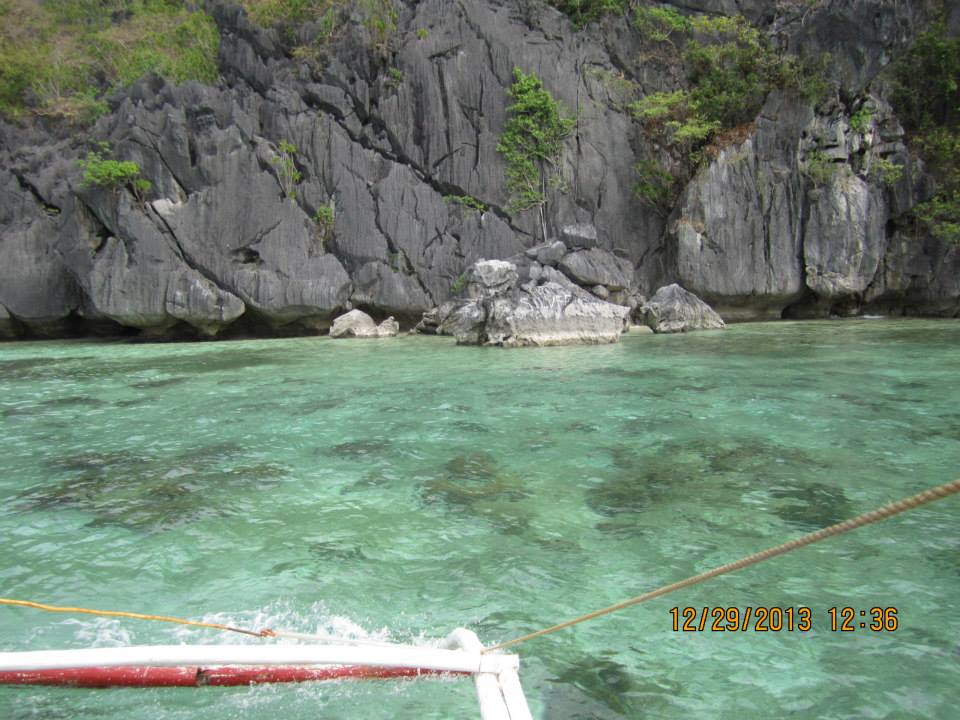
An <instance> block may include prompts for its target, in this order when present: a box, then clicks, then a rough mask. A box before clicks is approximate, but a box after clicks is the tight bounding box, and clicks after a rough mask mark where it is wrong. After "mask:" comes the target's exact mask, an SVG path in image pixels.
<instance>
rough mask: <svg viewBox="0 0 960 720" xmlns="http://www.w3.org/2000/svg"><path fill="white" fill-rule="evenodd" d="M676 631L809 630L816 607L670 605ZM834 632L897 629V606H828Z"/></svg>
mask: <svg viewBox="0 0 960 720" xmlns="http://www.w3.org/2000/svg"><path fill="white" fill-rule="evenodd" d="M670 615H671V617H672V618H673V631H674V632H747V631H752V632H809V631H810V630H813V629H814V628H813V625H814V621H813V611H812V610H811V609H810V608H808V607H806V606H800V607H776V606H769V607H768V606H764V605H760V606H756V607H754V606H747V607H745V608H737V607H674V608H671V609H670ZM827 618H828V620H829V623H828V627H829V629H830V631H831V632H856V631H857V630H866V631H872V632H893V631H895V630H896V629H897V628H898V627H899V626H900V620H899V618H898V617H897V608H895V607H871V608H870V609H868V610H858V609H856V608H852V607H831V608H829V609H828V610H827Z"/></svg>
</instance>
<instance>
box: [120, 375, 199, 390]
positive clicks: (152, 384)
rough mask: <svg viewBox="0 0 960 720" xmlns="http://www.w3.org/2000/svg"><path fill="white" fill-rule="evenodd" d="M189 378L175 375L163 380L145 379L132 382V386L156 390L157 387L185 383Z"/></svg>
mask: <svg viewBox="0 0 960 720" xmlns="http://www.w3.org/2000/svg"><path fill="white" fill-rule="evenodd" d="M186 381H187V378H185V377H173V378H165V379H163V380H144V381H143V382H135V383H131V384H130V387H132V388H136V389H137V390H154V389H157V388H164V387H172V386H173V385H180V384H181V383H185V382H186Z"/></svg>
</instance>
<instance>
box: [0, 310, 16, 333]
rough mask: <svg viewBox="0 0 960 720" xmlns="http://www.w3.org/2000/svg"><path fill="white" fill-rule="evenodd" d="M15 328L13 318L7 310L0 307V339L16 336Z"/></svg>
mask: <svg viewBox="0 0 960 720" xmlns="http://www.w3.org/2000/svg"><path fill="white" fill-rule="evenodd" d="M17 334H18V333H17V328H16V325H14V321H13V318H11V317H10V313H9V312H7V309H6V308H5V307H4V306H3V305H0V338H14V337H16V336H17Z"/></svg>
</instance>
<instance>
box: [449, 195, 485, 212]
mask: <svg viewBox="0 0 960 720" xmlns="http://www.w3.org/2000/svg"><path fill="white" fill-rule="evenodd" d="M443 199H444V200H446V201H447V202H448V203H453V204H454V205H461V206H463V207H464V208H466V209H467V210H472V211H474V212H485V211H486V209H487V206H486V205H485V204H484V203H482V202H480V201H479V200H477V199H476V198H475V197H473V196H472V195H444V196H443Z"/></svg>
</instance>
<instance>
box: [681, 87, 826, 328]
mask: <svg viewBox="0 0 960 720" xmlns="http://www.w3.org/2000/svg"><path fill="white" fill-rule="evenodd" d="M812 118H813V112H812V110H811V109H810V108H809V107H808V106H806V105H804V104H798V103H796V102H793V101H789V100H786V99H783V98H779V97H775V98H771V100H770V101H769V102H768V104H767V107H766V108H765V109H764V112H763V115H762V116H761V118H760V120H759V121H758V123H757V129H756V131H755V133H754V134H753V136H751V137H750V138H748V139H747V140H746V141H745V142H744V143H743V144H742V145H739V146H737V145H735V146H732V147H729V148H727V149H725V150H723V151H721V152H720V154H719V156H718V157H717V159H716V160H715V161H714V162H713V163H711V164H710V165H709V166H708V167H707V168H705V169H704V170H703V171H702V172H701V173H700V174H699V175H697V177H696V178H694V180H693V182H691V184H690V186H689V187H688V189H687V191H686V193H685V195H684V198H683V200H682V202H681V211H680V215H679V218H678V219H677V220H676V221H675V222H674V224H673V227H672V239H673V241H674V243H675V257H676V272H677V277H678V280H679V283H680V284H681V285H683V286H684V287H687V288H690V290H691V292H694V293H696V294H698V295H700V296H702V297H704V298H707V299H708V300H709V301H710V302H711V303H712V304H713V305H715V306H717V307H719V308H722V310H721V311H722V312H723V313H724V314H725V315H729V316H731V317H751V318H756V317H780V314H781V313H782V311H783V309H784V308H785V307H787V306H788V305H790V304H791V303H793V302H795V301H797V300H799V299H800V298H801V297H802V296H803V292H804V277H803V269H802V267H801V264H800V260H799V258H800V256H801V254H802V252H801V248H802V243H803V210H804V202H805V194H804V180H803V177H802V176H801V174H800V169H799V164H798V160H797V153H796V143H797V141H798V138H799V135H800V133H801V132H802V128H803V127H805V126H806V125H807V124H808V123H810V122H811V120H812Z"/></svg>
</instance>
